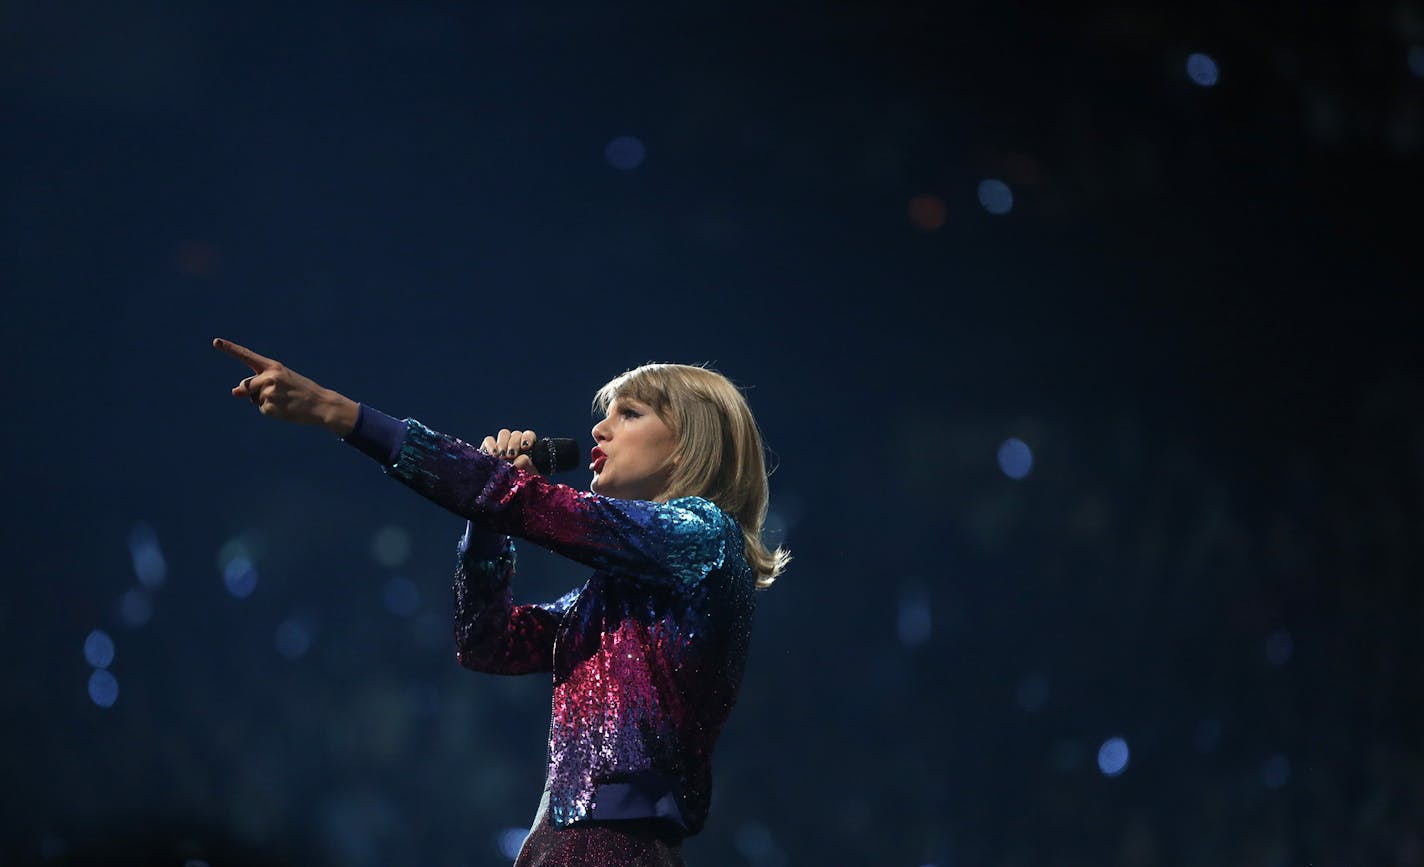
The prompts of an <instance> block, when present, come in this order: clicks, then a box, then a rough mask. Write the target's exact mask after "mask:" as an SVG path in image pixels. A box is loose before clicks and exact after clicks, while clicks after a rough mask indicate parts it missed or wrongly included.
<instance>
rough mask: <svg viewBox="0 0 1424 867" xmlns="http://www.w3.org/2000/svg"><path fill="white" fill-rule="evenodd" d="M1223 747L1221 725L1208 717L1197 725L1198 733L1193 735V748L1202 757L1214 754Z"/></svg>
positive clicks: (1195, 732)
mask: <svg viewBox="0 0 1424 867" xmlns="http://www.w3.org/2000/svg"><path fill="white" fill-rule="evenodd" d="M1220 745H1221V723H1220V722H1218V721H1216V720H1214V719H1212V718H1211V717H1207V718H1206V719H1204V720H1202V721H1201V722H1199V723H1197V728H1196V731H1194V732H1193V733H1192V746H1194V747H1196V748H1197V752H1199V753H1201V754H1202V755H1206V754H1207V753H1210V752H1213V751H1215V750H1216V748H1217V747H1218V746H1220Z"/></svg>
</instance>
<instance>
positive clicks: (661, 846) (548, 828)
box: [514, 789, 684, 867]
mask: <svg viewBox="0 0 1424 867" xmlns="http://www.w3.org/2000/svg"><path fill="white" fill-rule="evenodd" d="M605 865H606V867H684V865H683V863H682V835H681V833H680V832H679V830H678V829H677V828H676V827H675V826H673V825H672V824H671V823H669V822H665V821H663V820H661V819H619V820H616V821H607V822H589V821H584V822H579V823H578V824H576V825H570V826H569V827H567V828H559V827H556V826H555V825H553V824H552V823H551V822H550V821H549V792H548V790H547V789H546V790H545V791H544V797H543V800H541V801H540V802H539V813H538V815H536V816H535V817H534V826H533V827H532V828H530V829H529V836H528V837H526V838H525V839H524V846H523V848H521V849H520V850H519V857H518V859H516V860H515V862H514V867H605Z"/></svg>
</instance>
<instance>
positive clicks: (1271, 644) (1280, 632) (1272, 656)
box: [1266, 629, 1295, 668]
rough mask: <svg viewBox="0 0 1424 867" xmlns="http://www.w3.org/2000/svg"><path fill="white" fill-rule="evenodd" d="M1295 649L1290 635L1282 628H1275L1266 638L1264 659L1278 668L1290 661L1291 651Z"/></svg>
mask: <svg viewBox="0 0 1424 867" xmlns="http://www.w3.org/2000/svg"><path fill="white" fill-rule="evenodd" d="M1294 650H1295V642H1293V641H1292V640H1291V635H1290V633H1289V632H1287V631H1286V630H1284V629H1277V630H1276V631H1275V632H1272V633H1271V636H1270V637H1269V638H1267V639H1266V661H1267V662H1269V663H1270V664H1271V665H1274V666H1276V667H1277V668H1279V667H1280V666H1282V665H1285V664H1286V663H1287V662H1290V658H1291V653H1292V652H1294Z"/></svg>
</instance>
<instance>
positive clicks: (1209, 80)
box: [1187, 53, 1218, 87]
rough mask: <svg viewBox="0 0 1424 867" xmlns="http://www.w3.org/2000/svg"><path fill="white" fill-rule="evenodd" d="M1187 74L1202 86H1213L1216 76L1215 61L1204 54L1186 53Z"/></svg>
mask: <svg viewBox="0 0 1424 867" xmlns="http://www.w3.org/2000/svg"><path fill="white" fill-rule="evenodd" d="M1187 76H1188V77H1189V78H1191V80H1192V81H1194V82H1196V83H1197V84H1199V85H1201V86H1202V87H1214V86H1215V85H1216V79H1217V76H1218V71H1217V68H1216V61H1215V60H1212V59H1211V56H1210V55H1206V54H1200V53H1197V54H1191V55H1188V56H1187Z"/></svg>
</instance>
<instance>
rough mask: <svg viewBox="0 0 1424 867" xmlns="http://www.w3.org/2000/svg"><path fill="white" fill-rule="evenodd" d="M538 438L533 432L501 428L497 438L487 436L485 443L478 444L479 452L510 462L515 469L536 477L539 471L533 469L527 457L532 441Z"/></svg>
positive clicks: (532, 462)
mask: <svg viewBox="0 0 1424 867" xmlns="http://www.w3.org/2000/svg"><path fill="white" fill-rule="evenodd" d="M537 439H538V437H536V436H535V435H534V431H532V430H526V431H518V430H509V429H507V428H501V429H500V431H499V435H498V436H487V437H485V441H484V442H482V443H480V451H482V452H484V453H485V454H487V455H494V456H495V457H498V458H503V459H505V460H507V461H511V462H512V463H513V464H514V466H515V467H516V468H517V469H521V470H523V471H524V472H526V473H532V474H533V475H538V474H539V470H538V469H537V468H535V466H534V461H533V460H532V459H531V458H530V457H529V452H530V451H531V450H533V448H534V441H535V440H537Z"/></svg>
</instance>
